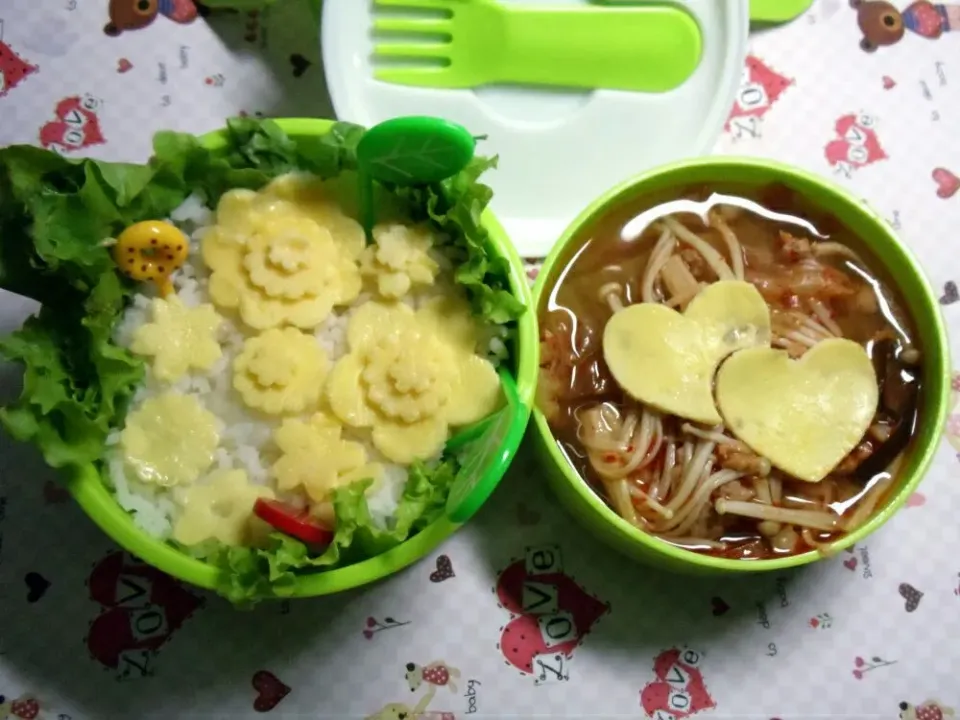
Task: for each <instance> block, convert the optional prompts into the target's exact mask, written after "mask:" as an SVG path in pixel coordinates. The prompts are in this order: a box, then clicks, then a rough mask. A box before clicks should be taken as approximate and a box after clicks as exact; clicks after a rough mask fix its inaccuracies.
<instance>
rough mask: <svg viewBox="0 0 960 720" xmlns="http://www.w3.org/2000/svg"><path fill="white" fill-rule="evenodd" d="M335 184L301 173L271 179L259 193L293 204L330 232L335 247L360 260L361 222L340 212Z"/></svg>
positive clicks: (362, 243)
mask: <svg viewBox="0 0 960 720" xmlns="http://www.w3.org/2000/svg"><path fill="white" fill-rule="evenodd" d="M334 183H335V181H334V180H321V179H320V178H318V177H315V176H313V175H307V174H304V173H288V174H286V175H281V176H280V177H278V178H276V179H275V180H273V181H272V182H271V183H270V184H269V185H267V186H266V187H265V188H264V189H263V190H262V191H261V192H262V193H263V194H265V195H269V196H270V197H275V198H279V199H281V200H286V201H288V202H290V203H292V204H293V205H295V206H296V208H297V210H298V211H299V212H300V213H302V214H303V215H304V216H306V217H308V218H310V219H311V220H313V221H314V222H316V223H317V224H318V225H319V226H320V227H323V228H326V229H327V230H329V231H330V234H331V235H332V236H333V239H334V240H335V241H336V242H337V244H339V245H341V246H342V247H343V248H344V249H345V250H347V252H349V253H350V255H351V256H352V257H354V258H359V257H360V254H361V253H362V252H363V249H364V248H365V247H366V246H367V237H366V234H365V233H364V232H363V227H362V226H361V225H360V223H358V222H357V221H356V220H354V219H353V218H352V217H349V216H348V215H345V214H344V212H343V210H341V209H340V208H341V204H342V203H341V202H340V201H339V200H338V197H337V196H338V193H337V188H336V187H333V185H334Z"/></svg>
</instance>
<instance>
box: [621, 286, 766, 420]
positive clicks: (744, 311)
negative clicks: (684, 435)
mask: <svg viewBox="0 0 960 720" xmlns="http://www.w3.org/2000/svg"><path fill="white" fill-rule="evenodd" d="M769 344H770V310H769V308H768V307H767V304H766V303H765V302H764V301H763V297H761V295H760V293H759V292H758V291H757V289H756V288H755V287H754V286H753V285H751V284H750V283H746V282H742V281H739V280H722V281H719V282H715V283H713V284H712V285H709V286H707V287H706V288H704V289H703V290H702V291H701V292H700V293H699V294H698V295H697V296H696V297H695V298H694V299H693V300H692V301H691V302H690V304H689V305H688V306H687V309H686V311H685V312H684V314H683V315H681V314H680V313H678V312H677V311H676V310H673V309H671V308H668V307H666V306H665V305H658V304H655V303H639V304H636V305H630V306H628V307H626V308H624V309H623V310H620V311H619V312H617V313H615V314H614V315H613V317H612V318H610V320H609V321H608V322H607V325H606V327H605V328H604V330H603V355H604V359H605V360H606V361H607V366H608V367H609V368H610V372H611V374H612V375H613V377H614V379H615V380H616V381H617V384H618V385H620V387H621V388H623V390H624V391H625V392H626V393H628V394H629V395H631V396H632V397H634V398H636V399H637V400H639V401H641V402H644V403H647V404H648V405H652V406H653V407H656V408H657V409H659V410H662V411H664V412H667V413H671V414H673V415H679V416H680V417H684V418H688V419H690V420H695V421H697V422H701V423H707V424H711V425H715V424H717V423H719V422H720V415H719V413H718V412H717V408H716V406H715V404H714V400H713V376H714V372H715V371H716V368H717V365H719V363H720V361H721V360H723V358H725V357H726V356H727V355H729V354H730V353H732V352H735V351H737V350H742V349H743V348H749V347H754V346H756V345H763V346H766V345H769Z"/></svg>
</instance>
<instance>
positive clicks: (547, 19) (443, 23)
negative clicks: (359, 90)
mask: <svg viewBox="0 0 960 720" xmlns="http://www.w3.org/2000/svg"><path fill="white" fill-rule="evenodd" d="M373 4H374V8H375V10H377V11H380V12H375V14H374V19H373V29H374V32H375V33H376V34H377V35H378V38H377V41H376V42H375V44H374V49H373V56H374V61H375V65H374V77H375V78H377V79H378V80H382V81H384V82H389V83H396V84H399V85H415V86H419V87H436V88H473V87H479V86H482V85H490V84H494V83H504V84H523V85H550V86H554V87H568V88H607V89H612V90H633V91H641V92H665V91H668V90H672V89H673V88H675V87H677V86H678V85H680V84H682V83H683V82H684V81H685V80H686V79H687V78H689V77H690V75H691V74H692V73H693V71H694V70H696V68H697V65H698V64H699V62H700V53H701V49H702V40H701V35H700V27H699V25H698V24H697V22H696V20H694V18H693V17H692V16H691V15H690V14H689V13H688V12H686V11H685V10H682V9H680V8H678V7H672V6H653V5H651V6H646V7H625V8H595V7H594V8H591V7H589V6H582V7H581V6H570V7H553V8H548V7H542V6H536V5H534V6H525V7H523V6H509V5H501V4H499V3H497V2H495V1H493V0H374V3H373ZM397 10H406V11H413V12H416V11H419V12H420V13H421V14H420V16H419V17H413V16H409V15H408V16H404V17H398V16H387V15H386V14H385V13H386V12H389V11H397ZM425 11H434V14H435V15H436V17H428V16H426V14H425ZM390 33H405V34H408V35H409V34H411V33H413V34H416V35H418V36H421V35H423V36H425V37H427V38H430V39H428V40H401V39H400V38H398V39H396V40H394V41H388V40H386V39H384V34H390ZM388 62H389V64H387V63H388ZM400 62H403V63H404V64H403V65H400V64H398V63H400Z"/></svg>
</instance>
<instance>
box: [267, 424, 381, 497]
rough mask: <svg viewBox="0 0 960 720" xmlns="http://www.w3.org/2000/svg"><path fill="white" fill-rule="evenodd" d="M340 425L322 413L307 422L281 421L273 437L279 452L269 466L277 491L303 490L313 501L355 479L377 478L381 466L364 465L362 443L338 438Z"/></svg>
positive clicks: (364, 456) (365, 460)
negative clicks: (277, 457) (279, 455)
mask: <svg viewBox="0 0 960 720" xmlns="http://www.w3.org/2000/svg"><path fill="white" fill-rule="evenodd" d="M342 430H343V428H342V426H341V425H340V423H338V422H337V421H336V420H334V419H333V418H331V417H330V416H328V415H327V414H325V413H316V414H315V415H314V416H313V417H312V418H311V419H310V421H309V422H304V421H302V420H297V419H288V420H284V421H283V424H282V425H281V426H280V427H279V428H278V429H277V430H276V431H275V432H274V434H273V438H274V441H275V442H276V444H277V447H278V448H280V451H281V453H282V455H281V457H280V459H279V460H278V461H277V462H276V463H274V465H273V467H271V468H270V474H271V475H272V476H273V477H274V478H275V479H276V481H277V488H278V489H280V490H297V489H303V490H305V491H306V493H307V495H309V496H310V499H311V500H312V501H314V502H323V501H324V500H326V499H327V498H328V496H329V495H330V493H331V492H332V491H333V490H336V489H337V488H338V487H341V486H344V485H349V484H350V483H352V482H354V481H355V480H361V479H367V478H371V479H377V480H378V479H379V478H380V476H381V475H382V472H383V468H382V467H379V466H373V465H369V464H367V453H366V450H365V449H364V447H363V445H362V444H360V443H358V442H353V441H352V440H344V439H343V438H342V437H341V432H342Z"/></svg>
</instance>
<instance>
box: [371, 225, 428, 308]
mask: <svg viewBox="0 0 960 720" xmlns="http://www.w3.org/2000/svg"><path fill="white" fill-rule="evenodd" d="M373 239H374V240H375V243H374V244H373V245H370V246H369V247H368V248H367V249H366V250H364V251H363V255H362V256H361V258H360V272H361V273H362V274H363V275H364V276H365V277H369V278H371V279H373V280H374V281H375V282H376V287H377V291H378V292H379V293H380V295H381V296H382V297H384V298H387V299H390V300H396V299H398V298H401V297H403V296H404V295H406V294H407V293H408V292H410V289H411V288H412V287H413V286H414V285H432V284H433V281H434V279H435V278H436V276H437V273H438V272H439V271H440V266H439V265H437V263H436V261H435V260H434V259H433V258H432V257H430V255H429V254H428V251H429V250H430V247H431V245H432V244H433V240H432V238H431V237H430V233H429V231H428V230H427V229H426V228H423V227H417V228H411V227H408V226H406V225H380V226H378V227H376V228H374V229H373Z"/></svg>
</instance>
